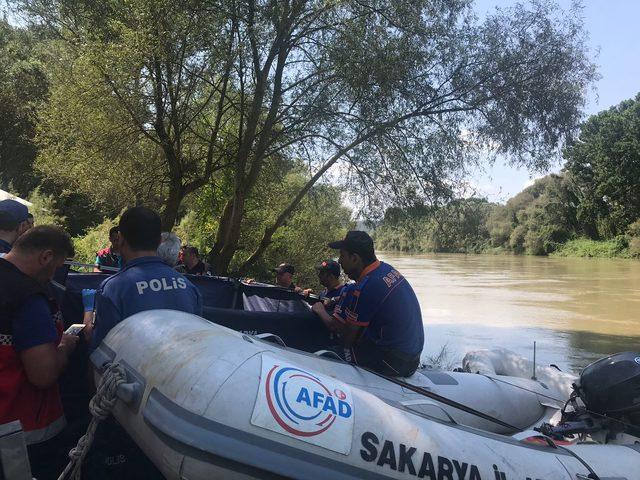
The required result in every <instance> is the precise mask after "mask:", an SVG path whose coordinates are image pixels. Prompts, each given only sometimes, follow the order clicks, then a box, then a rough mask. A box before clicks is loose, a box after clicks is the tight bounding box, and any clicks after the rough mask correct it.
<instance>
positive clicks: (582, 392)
mask: <svg viewBox="0 0 640 480" xmlns="http://www.w3.org/2000/svg"><path fill="white" fill-rule="evenodd" d="M573 389H574V392H573V394H572V395H571V397H570V398H569V400H568V401H567V403H566V405H565V407H564V408H563V409H562V420H561V421H560V422H559V423H558V424H557V425H551V424H544V425H542V426H541V427H540V428H539V429H536V430H539V431H540V432H542V433H544V434H545V435H548V436H550V437H552V438H556V439H564V438H567V437H569V438H571V437H573V435H576V434H577V435H578V436H584V435H587V434H589V435H591V436H592V437H601V440H602V441H604V442H605V443H606V442H608V441H610V440H614V439H615V438H616V436H617V435H618V434H622V433H625V434H628V435H632V436H634V437H640V353H636V352H622V353H616V354H614V355H611V356H609V357H606V358H602V359H600V360H598V361H596V362H593V363H591V364H590V365H588V366H586V367H585V368H584V370H583V371H582V373H581V375H580V379H579V380H578V382H576V383H575V384H574V385H573Z"/></svg>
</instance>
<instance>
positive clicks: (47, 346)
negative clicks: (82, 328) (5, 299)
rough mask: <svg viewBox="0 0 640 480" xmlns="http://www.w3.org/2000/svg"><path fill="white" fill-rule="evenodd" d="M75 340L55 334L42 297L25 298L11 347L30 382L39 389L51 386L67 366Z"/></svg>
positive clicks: (15, 322) (14, 321) (16, 317)
mask: <svg viewBox="0 0 640 480" xmlns="http://www.w3.org/2000/svg"><path fill="white" fill-rule="evenodd" d="M77 342H78V337H76V336H74V335H64V334H63V335H62V339H61V340H60V343H59V344H58V332H57V330H56V327H55V323H54V321H53V317H52V316H51V310H50V309H49V304H48V303H47V300H46V299H45V298H44V297H43V296H41V295H34V296H32V297H30V298H28V299H27V300H26V301H25V302H24V304H23V305H22V306H21V308H20V309H19V310H18V311H17V312H16V316H15V318H14V320H13V345H14V348H15V349H16V352H18V355H19V356H20V360H21V361H22V363H23V365H24V369H25V373H26V375H27V379H28V380H29V382H30V383H32V384H33V385H35V386H36V387H39V388H47V387H49V386H51V385H53V384H54V383H55V382H56V380H57V379H58V377H59V376H60V374H61V373H62V370H64V368H65V366H66V365H67V361H68V357H69V355H70V353H71V352H72V351H73V349H74V348H75V346H76V343H77Z"/></svg>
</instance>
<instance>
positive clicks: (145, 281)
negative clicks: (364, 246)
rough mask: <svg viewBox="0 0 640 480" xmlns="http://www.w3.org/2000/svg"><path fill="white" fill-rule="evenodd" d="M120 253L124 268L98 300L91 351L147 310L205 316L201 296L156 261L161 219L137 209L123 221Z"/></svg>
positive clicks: (103, 288) (105, 285) (104, 284)
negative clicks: (133, 317)
mask: <svg viewBox="0 0 640 480" xmlns="http://www.w3.org/2000/svg"><path fill="white" fill-rule="evenodd" d="M119 227H120V235H119V237H118V251H119V252H120V254H121V255H122V261H123V267H122V269H121V270H120V271H119V272H118V273H117V274H115V275H113V276H111V277H109V278H107V279H106V280H105V281H104V282H102V284H101V285H100V288H99V290H98V292H97V294H96V299H95V311H96V315H95V329H94V331H93V335H92V343H91V346H92V349H95V348H96V347H97V346H98V345H99V344H100V342H101V341H102V339H103V338H104V337H105V336H106V335H107V333H109V330H111V329H112V328H113V327H114V326H115V325H116V324H118V323H120V322H121V321H122V320H124V319H125V318H127V317H130V316H131V315H133V314H135V313H139V312H143V311H145V310H153V309H156V308H163V309H164V308H166V309H171V310H180V311H183V312H188V313H194V314H196V315H201V314H202V297H201V295H200V291H199V290H198V288H197V287H196V286H194V285H193V284H192V283H191V282H189V280H187V278H186V277H185V276H184V275H182V274H180V273H178V272H176V271H175V270H174V269H173V268H171V267H170V266H169V265H167V264H166V263H165V262H164V261H163V260H162V259H161V258H160V257H158V256H157V255H156V253H157V250H158V245H160V235H161V233H162V226H161V221H160V217H159V216H158V214H157V213H155V212H154V211H153V210H150V209H148V208H145V207H133V208H130V209H128V210H127V211H126V212H124V213H123V214H122V217H121V218H120V225H119Z"/></svg>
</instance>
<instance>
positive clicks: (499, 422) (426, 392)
mask: <svg viewBox="0 0 640 480" xmlns="http://www.w3.org/2000/svg"><path fill="white" fill-rule="evenodd" d="M355 366H357V367H358V368H361V369H363V370H366V371H367V372H369V373H373V374H374V375H377V376H378V377H380V378H384V379H385V380H388V381H390V382H392V383H395V384H396V385H400V386H401V387H404V388H406V389H407V390H411V391H412V392H415V393H419V394H421V395H424V396H425V397H429V398H431V399H432V400H435V401H437V402H440V403H444V404H445V405H449V406H450V407H453V408H456V409H458V410H462V411H463V412H466V413H469V414H471V415H475V416H476V417H480V418H482V419H484V420H487V421H489V422H492V423H495V424H497V425H500V426H502V427H505V428H508V429H510V430H514V431H518V432H519V431H522V430H524V428H519V427H516V426H514V425H511V424H510V423H507V422H505V421H502V420H500V419H499V418H496V417H492V416H491V415H488V414H486V413H484V412H481V411H480V410H476V409H475V408H472V407H469V406H467V405H465V404H463V403H459V402H456V401H455V400H451V399H450V398H447V397H443V396H442V395H438V394H437V393H434V392H430V391H429V390H426V389H424V388H422V387H418V386H417V385H412V384H411V383H408V382H405V381H403V380H400V379H399V378H396V377H390V376H388V375H384V374H382V373H378V372H376V371H375V370H372V369H370V368H367V367H363V366H362V365H355Z"/></svg>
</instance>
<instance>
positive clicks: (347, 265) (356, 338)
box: [313, 230, 424, 377]
mask: <svg viewBox="0 0 640 480" xmlns="http://www.w3.org/2000/svg"><path fill="white" fill-rule="evenodd" d="M329 247H330V248H335V249H339V250H340V258H339V262H340V265H341V266H342V269H343V270H344V272H345V273H346V274H347V275H348V276H349V278H351V279H352V280H355V283H352V284H349V285H347V286H346V287H345V288H344V290H343V291H342V295H341V297H340V300H339V302H338V304H337V305H336V307H335V309H334V311H333V315H330V314H329V313H328V312H327V311H326V308H325V306H324V305H323V303H322V302H317V303H315V304H314V305H313V311H314V312H315V313H316V314H317V315H318V316H319V317H320V318H321V319H322V321H323V322H324V323H325V325H326V326H327V327H328V328H329V329H330V330H332V331H334V332H337V333H338V334H339V335H340V338H341V341H342V342H343V344H344V346H345V347H347V350H345V357H346V359H347V360H348V361H351V362H352V363H355V364H357V365H362V366H365V367H368V368H371V369H373V370H375V371H377V372H379V373H382V374H384V375H391V376H400V377H407V376H409V375H412V374H413V373H414V372H415V371H416V369H417V367H418V365H419V364H420V354H421V353H422V348H423V346H424V329H423V326H422V314H421V312H420V305H419V303H418V299H417V297H416V294H415V293H414V291H413V288H411V285H409V282H408V281H407V279H406V278H404V277H403V276H402V275H401V274H400V272H398V271H397V270H396V269H394V268H393V267H392V266H391V265H389V264H387V263H384V262H381V261H379V260H378V259H377V258H376V255H375V252H374V248H373V240H372V239H371V237H370V236H369V235H368V234H367V233H366V232H362V231H358V230H352V231H350V232H348V233H347V235H346V237H345V238H344V240H340V241H337V242H333V243H330V244H329Z"/></svg>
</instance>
